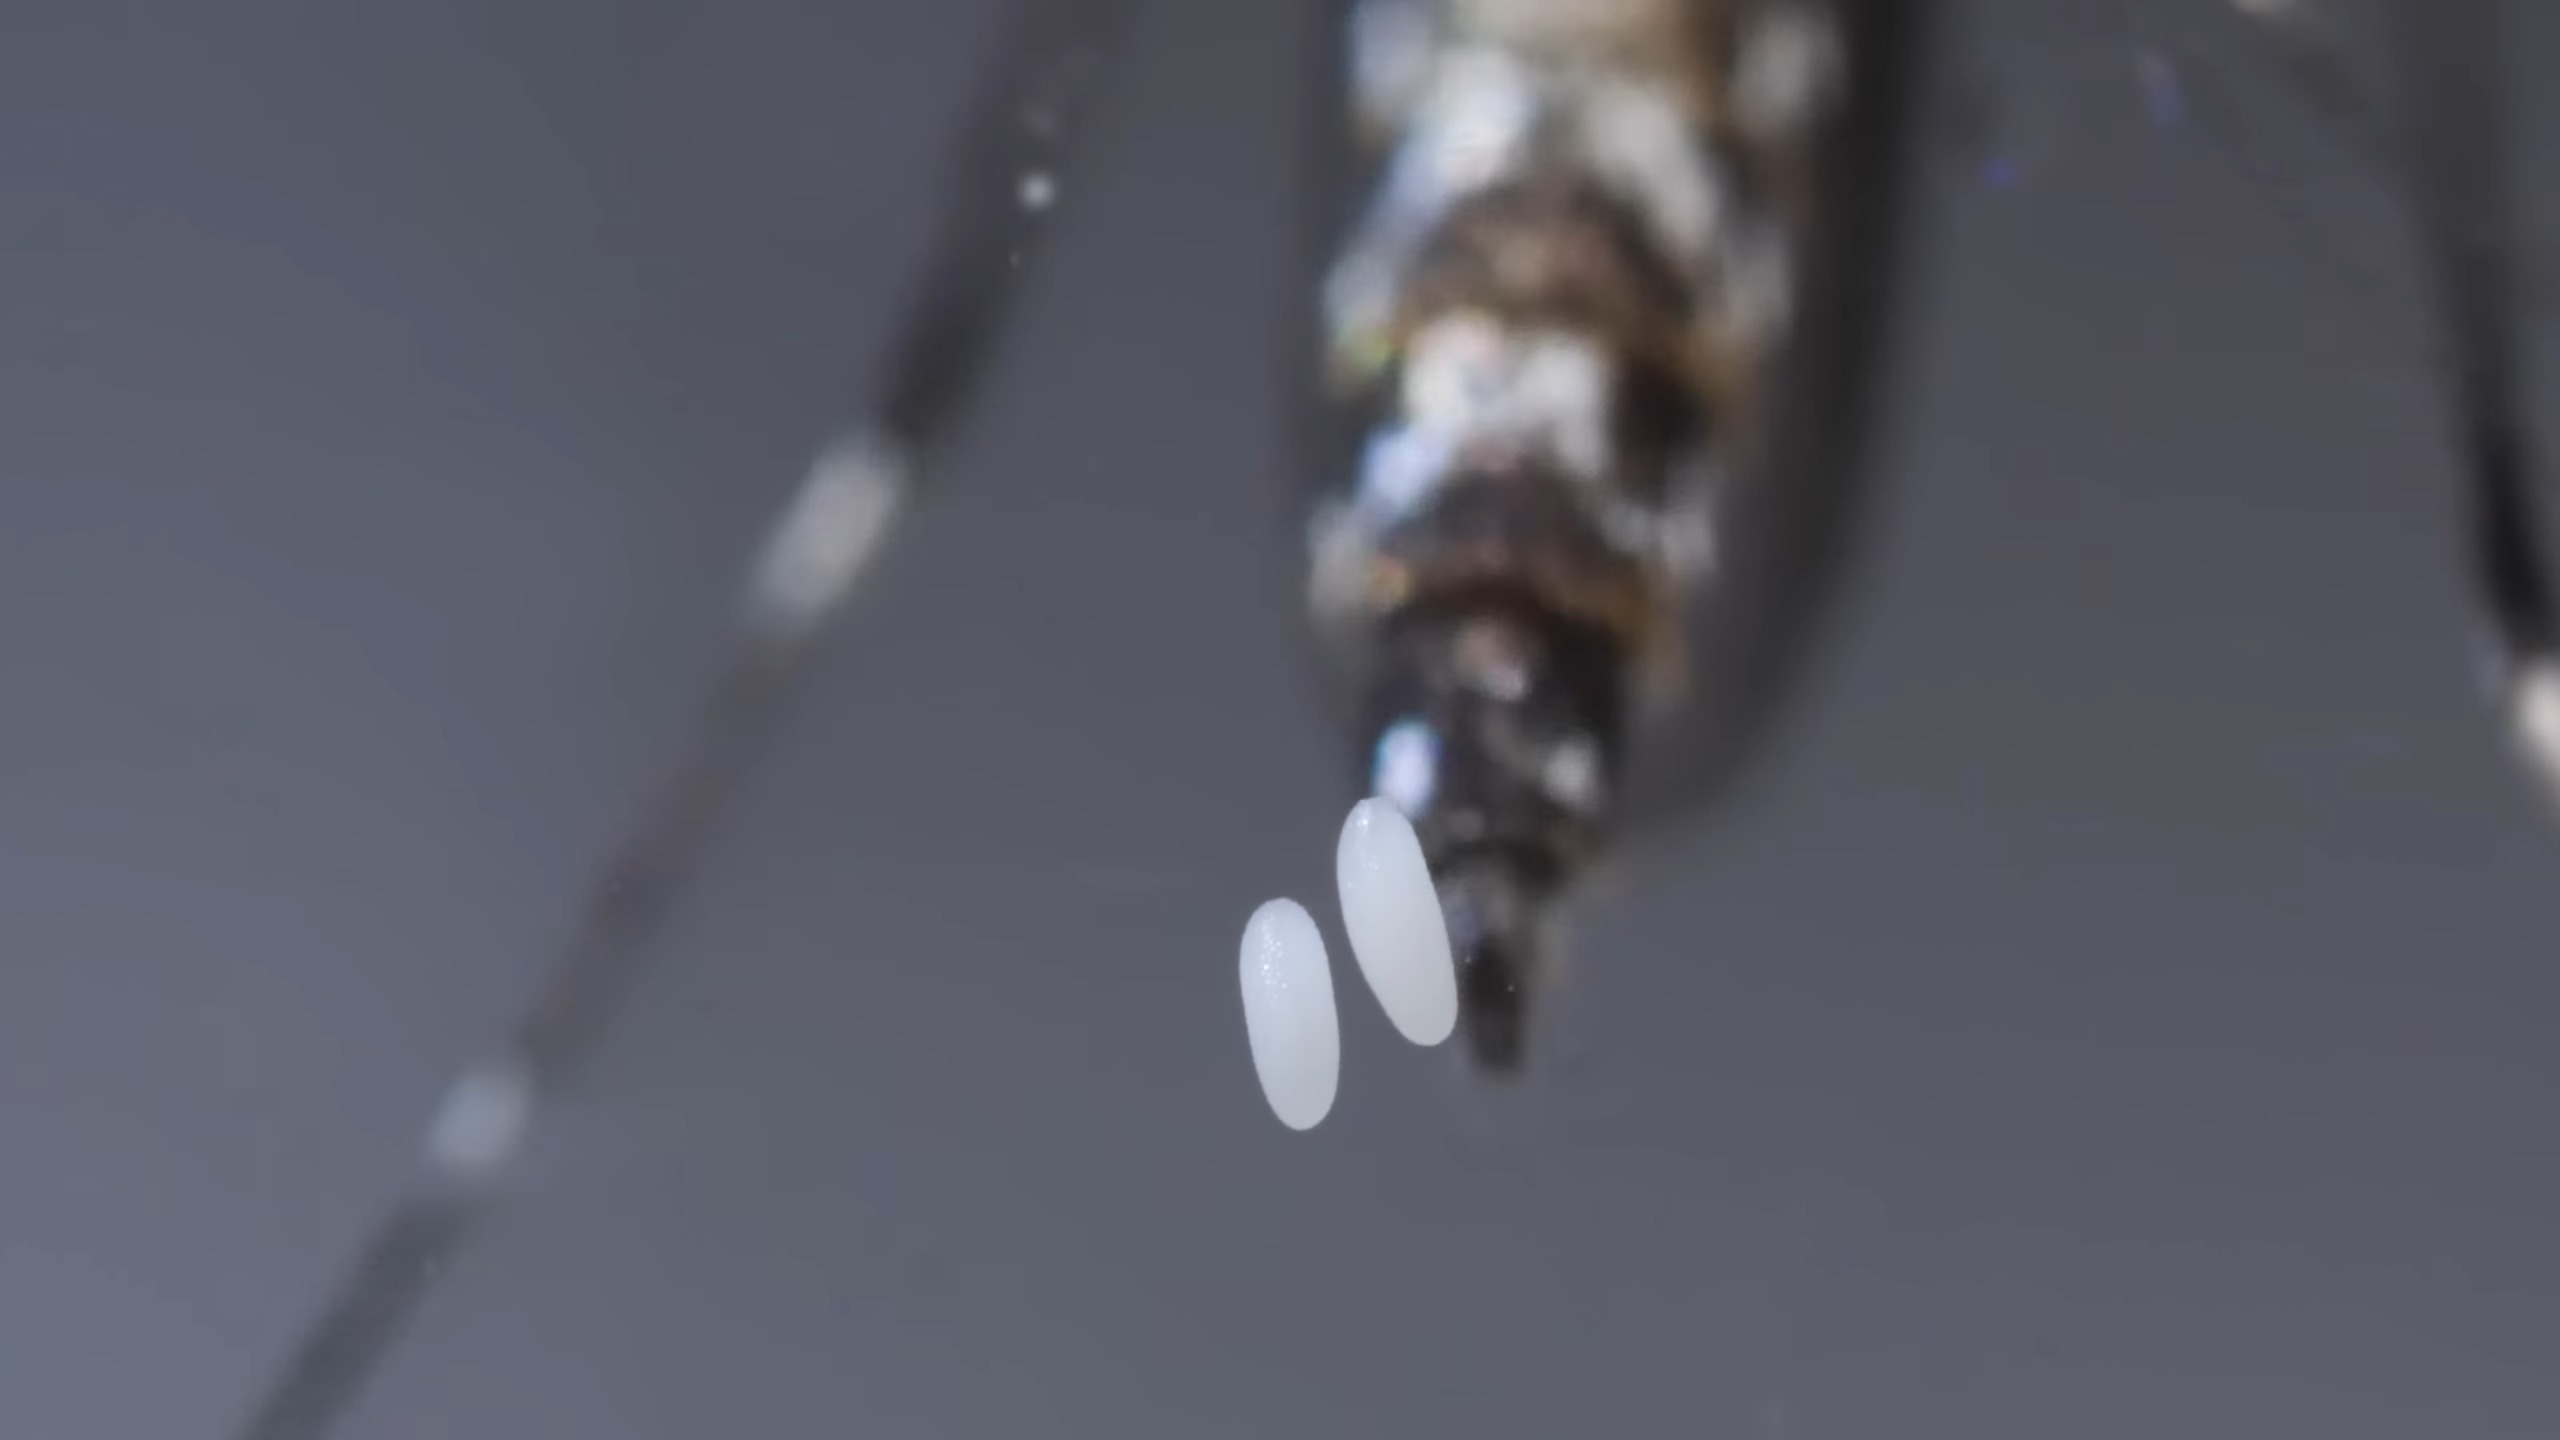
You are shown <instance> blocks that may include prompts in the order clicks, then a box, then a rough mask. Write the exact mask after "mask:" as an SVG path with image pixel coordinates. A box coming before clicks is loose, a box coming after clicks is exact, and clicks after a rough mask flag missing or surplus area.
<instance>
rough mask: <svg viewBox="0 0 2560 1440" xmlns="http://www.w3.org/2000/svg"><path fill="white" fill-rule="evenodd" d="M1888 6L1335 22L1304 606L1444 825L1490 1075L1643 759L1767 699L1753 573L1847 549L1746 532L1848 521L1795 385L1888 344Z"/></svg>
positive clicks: (1521, 1032)
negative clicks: (1752, 568) (1336, 151)
mask: <svg viewBox="0 0 2560 1440" xmlns="http://www.w3.org/2000/svg"><path fill="white" fill-rule="evenodd" d="M1888 8H1892V7H1885V6H1874V5H1859V4H1854V3H1822V0H1787V3H1751V0H1603V3H1594V4H1587V5H1542V4H1524V3H1519V0H1362V3H1359V4H1357V5H1355V6H1353V7H1351V8H1350V9H1349V10H1348V11H1347V13H1346V15H1345V23H1344V28H1343V33H1342V36H1341V39H1342V46H1341V54H1342V57H1343V64H1344V67H1345V73H1344V75H1343V77H1342V84H1341V85H1340V87H1339V89H1338V91H1337V92H1336V95H1337V97H1338V98H1337V103H1338V104H1339V105H1340V106H1341V107H1342V113H1341V114H1340V115H1339V116H1338V117H1337V121H1338V127H1339V128H1338V137H1337V138H1338V140H1339V141H1340V142H1341V143H1342V145H1343V146H1344V149H1345V152H1346V153H1345V158H1346V159H1347V160H1349V161H1350V162H1351V163H1350V165H1349V166H1348V170H1349V173H1351V174H1352V175H1354V176H1355V177H1357V178H1356V181H1355V186H1356V188H1353V189H1351V190H1350V191H1349V194H1348V196H1347V198H1348V199H1349V200H1350V202H1351V204H1350V210H1351V215H1350V223H1349V224H1348V225H1347V226H1345V227H1343V228H1342V229H1341V230H1340V231H1338V232H1335V233H1336V235H1337V237H1338V240H1339V244H1338V248H1336V249H1334V250H1333V251H1332V252H1331V253H1330V254H1329V256H1328V257H1327V263H1326V264H1325V266H1324V268H1323V270H1322V273H1321V274H1320V275H1319V277H1318V278H1317V283H1316V284H1315V285H1314V286H1312V287H1311V290H1312V297H1311V298H1312V299H1313V302H1314V304H1315V306H1316V314H1315V316H1314V317H1313V318H1314V320H1315V321H1316V323H1317V324H1318V326H1319V327H1320V329H1319V335H1320V344H1319V350H1318V354H1317V356H1316V357H1315V361H1316V364H1317V366H1318V367H1319V370H1320V373H1319V376H1318V377H1317V381H1318V384H1319V387H1320V392H1321V401H1322V405H1323V407H1324V409H1323V413H1322V415H1321V416H1320V417H1319V419H1318V421H1317V424H1318V426H1319V429H1318V434H1319V436H1320V437H1322V438H1323V440H1324V441H1325V444H1324V446H1323V448H1322V450H1321V452H1320V454H1319V455H1318V457H1317V459H1316V463H1315V464H1314V465H1313V466H1312V471H1313V476H1312V478H1313V479H1314V481H1315V493H1314V495H1313V497H1312V504H1311V507H1310V510H1309V524H1308V531H1307V543H1308V547H1309V556H1308V563H1309V569H1308V575H1309V580H1308V589H1307V601H1308V607H1309V611H1310V614H1311V618H1312V620H1313V623H1314V625H1315V628H1316V631H1317V633H1318V636H1319V638H1320V640H1321V642H1322V649H1323V652H1324V653H1325V655H1326V656H1327V658H1328V659H1329V660H1330V661H1331V665H1332V669H1333V671H1334V672H1335V676H1336V678H1337V681H1338V682H1339V684H1340V687H1341V690H1342V693H1343V695H1344V698H1345V700H1346V702H1347V704H1346V714H1347V715H1348V717H1349V720H1350V724H1351V726H1352V728H1353V739H1354V742H1355V750H1356V756H1357V764H1358V772H1357V775H1356V781H1357V783H1358V784H1359V785H1360V786H1361V787H1362V788H1363V789H1365V790H1367V791H1371V792H1374V793H1376V794H1378V795H1380V796H1382V797H1384V798H1385V799H1387V800H1389V801H1390V802H1392V803H1393V804H1395V805H1396V806H1397V807H1399V808H1400V809H1402V810H1403V811H1404V812H1405V813H1406V814H1407V815H1408V816H1409V817H1410V818H1411V819H1412V820H1413V822H1414V825H1415V828H1416V830H1417V831H1418V832H1419V834H1420V835H1421V837H1422V841H1423V846H1424V851H1425V853H1426V855H1427V857H1428V859H1429V862H1430V866H1431V870H1432V872H1433V877H1434V879H1435V880H1436V882H1437V883H1438V885H1439V888H1440V893H1441V897H1442V903H1443V906H1444V909H1445V913H1446V917H1447V920H1448V924H1449V930H1450V934H1451V938H1452V940H1453V942H1454V944H1455V947H1456V953H1457V957H1458V963H1459V967H1460V970H1459V974H1460V994H1461V997H1462V1005H1461V1017H1462V1020H1461V1028H1462V1031H1463V1034H1464V1041H1465V1048H1466V1053H1467V1054H1468V1056H1469V1057H1470V1058H1471V1059H1472V1061H1473V1062H1474V1063H1475V1064H1476V1066H1477V1067H1478V1068H1479V1069H1480V1070H1483V1071H1487V1072H1492V1073H1508V1072H1511V1071H1514V1070H1516V1069H1518V1068H1519V1067H1520V1066H1521V1065H1522V1064H1523V1063H1524V1061H1525V1058H1526V1055H1527V1036H1528V1032H1529V1017H1530V1015H1531V1014H1532V1001H1533V997H1534V996H1535V994H1536V993H1537V990H1538V988H1539V986H1540V984H1541V983H1542V979H1543V975H1544V972H1545V970H1546V963H1545V962H1546V959H1547V957H1548V956H1549V954H1550V952H1551V950H1552V947H1553V945H1554V943H1555V936H1554V933H1553V932H1554V930H1555V928H1556V916H1555V913H1554V912H1555V910H1556V908H1557V906H1558V903H1559V901H1560V900H1561V899H1563V898H1564V897H1565V896H1566V895H1568V894H1569V893H1570V891H1571V890H1572V888H1573V886H1574V884H1575V882H1576V881H1577V880H1578V879H1579V878H1580V877H1581V876H1582V875H1583V874H1584V872H1585V871H1586V870H1587V869H1588V868H1589V867H1590V866H1591V865H1592V863H1593V862H1594V860H1595V859H1596V858H1598V857H1599V856H1600V855H1601V854H1602V853H1603V852H1604V849H1605V848H1606V847H1607V846H1608V845H1609V844H1610V842H1611V839H1612V837H1613V835H1614V833H1615V832H1616V831H1617V830H1618V829H1619V828H1620V826H1621V822H1622V821H1623V820H1625V819H1626V818H1627V810H1626V807H1625V806H1624V805H1622V803H1621V796H1622V795H1623V794H1624V793H1625V792H1626V789H1627V787H1628V786H1629V784H1630V783H1631V781H1632V782H1635V783H1641V781H1640V780H1638V779H1637V777H1638V775H1639V773H1640V772H1638V771H1637V770H1635V769H1634V768H1633V766H1632V765H1631V754H1632V752H1634V751H1636V750H1637V749H1639V748H1641V747H1644V746H1648V745H1651V746H1654V747H1657V748H1661V747H1681V746H1694V745H1698V744H1703V743H1707V740H1708V735H1707V733H1706V731H1705V730H1703V729H1702V728H1701V727H1700V726H1698V725H1694V724H1693V725H1686V726H1680V725H1676V724H1674V723H1672V722H1675V721H1677V720H1679V719H1682V718H1687V719H1693V720H1694V719H1702V718H1711V719H1712V721H1713V722H1715V723H1717V724H1724V725H1726V726H1727V727H1728V728H1730V725H1731V723H1732V722H1738V721H1739V720H1740V719H1741V718H1742V717H1743V716H1744V714H1745V713H1746V712H1748V711H1750V710H1752V709H1754V708H1757V707H1759V706H1761V705H1762V704H1763V703H1764V702H1765V700H1766V699H1767V698H1768V697H1767V695H1766V694H1765V693H1764V692H1766V691H1767V690H1768V689H1770V688H1771V681H1770V679H1769V677H1767V676H1758V675H1751V674H1748V673H1746V672H1744V671H1741V670H1737V669H1736V668H1735V667H1733V666H1732V665H1730V664H1727V663H1721V662H1720V660H1719V657H1718V655H1717V645H1718V643H1719V642H1727V643H1726V649H1728V650H1730V649H1731V648H1732V647H1731V645H1730V643H1729V642H1731V641H1732V640H1734V639H1735V638H1737V637H1738V635H1739V632H1738V631H1737V630H1736V628H1735V626H1734V625H1733V624H1731V623H1727V622H1728V621H1729V614H1728V613H1719V612H1738V611H1741V610H1745V609H1752V608H1753V604H1752V602H1753V601H1754V600H1755V599H1756V598H1766V597H1755V596H1754V595H1753V594H1752V593H1751V591H1750V590H1749V589H1748V582H1747V578H1746V575H1747V572H1746V571H1745V569H1744V567H1743V566H1742V565H1741V564H1739V563H1738V562H1739V561H1740V560H1741V559H1745V558H1757V559H1761V560H1763V561H1765V562H1767V565H1768V568H1769V569H1770V571H1771V572H1772V573H1776V574H1783V575H1785V576H1786V577H1788V579H1789V580H1790V581H1791V582H1806V583H1807V584H1808V586H1809V582H1811V581H1812V580H1813V579H1814V575H1815V572H1816V571H1817V570H1819V569H1820V568H1821V567H1820V566H1819V565H1818V563H1817V557H1816V556H1815V555H1813V554H1811V553H1809V550H1808V543H1809V542H1811V541H1813V540H1815V539H1816V538H1818V537H1817V535H1816V533H1815V532H1812V531H1807V530H1805V529H1804V528H1803V527H1801V526H1799V527H1795V528H1793V529H1787V530H1777V529H1773V528H1771V527H1770V526H1768V525H1766V524H1765V523H1764V524H1761V525H1759V526H1758V527H1757V528H1756V529H1755V528H1753V526H1752V525H1751V524H1750V523H1749V518H1748V517H1750V516H1752V514H1753V502H1754V500H1755V499H1758V500H1760V501H1762V503H1761V504H1760V506H1759V513H1760V515H1761V517H1762V518H1764V519H1765V518H1766V517H1768V516H1773V515H1775V514H1777V513H1779V512H1780V511H1784V510H1793V511H1797V512H1799V513H1805V512H1810V511H1814V510H1821V511H1825V512H1830V513H1833V514H1834V515H1835V517H1836V515H1837V514H1838V513H1839V512H1842V511H1844V510H1845V502H1846V492H1847V490H1848V487H1849V485H1850V482H1851V481H1852V480H1853V478H1854V475H1853V474H1852V472H1853V470H1854V468H1855V460H1854V455H1853V453H1852V452H1851V451H1850V450H1832V449H1826V450H1823V451H1821V452H1820V453H1812V452H1808V451H1807V450H1806V449H1805V447H1803V445H1802V444H1801V437H1796V443H1795V445H1794V448H1792V449H1791V448H1790V444H1789V442H1790V437H1789V436H1788V435H1787V434H1786V433H1785V427H1786V425H1787V424H1788V422H1789V419H1790V416H1789V413H1788V410H1787V407H1786V406H1784V405H1782V404H1778V403H1773V402H1775V401H1777V400H1779V399H1781V398H1788V399H1794V398H1802V397H1805V396H1807V395H1808V394H1809V391H1810V390H1811V389H1813V388H1820V389H1821V390H1822V391H1823V394H1822V396H1821V399H1820V401H1819V402H1818V403H1819V404H1820V407H1821V409H1822V411H1823V413H1824V414H1826V415H1827V416H1828V417H1829V421H1830V423H1831V424H1832V425H1833V426H1836V427H1838V428H1839V430H1841V431H1846V432H1855V431H1857V430H1859V429H1861V428H1862V427H1863V425H1864V423H1865V420H1866V415H1865V414H1864V413H1863V397H1862V396H1861V395H1859V394H1857V393H1854V392H1855V387H1854V386H1841V385H1838V384H1822V383H1821V379H1827V378H1829V377H1821V379H1818V378H1817V377H1816V375H1815V373H1814V372H1812V371H1811V370H1808V369H1807V368H1805V362H1806V361H1807V359H1808V358H1809V357H1812V356H1814V355H1818V354H1820V353H1822V352H1823V351H1824V349H1825V347H1826V345H1827V346H1828V347H1829V348H1830V349H1831V350H1832V351H1834V352H1837V351H1838V350H1840V349H1842V348H1848V349H1852V350H1854V351H1855V352H1856V353H1858V354H1859V355H1860V356H1861V357H1863V356H1865V355H1867V354H1869V353H1870V352H1872V351H1873V350H1874V349H1875V346H1874V345H1873V343H1872V340H1873V336H1872V335H1871V334H1869V333H1867V332H1868V329H1869V327H1870V326H1871V325H1872V323H1873V321H1874V319H1875V318H1876V316H1875V313H1874V312H1875V310H1876V309H1877V305H1876V304H1875V300H1876V296H1877V294H1878V293H1880V292H1879V291H1878V290H1877V289H1876V287H1873V286H1865V287H1862V286H1860V285H1859V284H1858V283H1857V282H1858V281H1860V280H1862V279H1863V280H1872V279H1873V278H1874V276H1875V275H1876V273H1877V272H1879V271H1880V270H1881V269H1882V268H1883V266H1884V265H1885V264H1887V263H1889V256H1888V255H1887V254H1886V253H1884V251H1883V249H1882V247H1881V245H1880V244H1878V243H1876V242H1877V239H1878V237H1877V235H1876V232H1877V231H1880V229H1881V225H1882V219H1883V217H1884V216H1885V215H1886V214H1888V213H1889V208H1890V207H1889V200H1890V194H1889V192H1890V190H1891V189H1892V187H1893V186H1894V185H1895V183H1896V182H1897V180H1898V178H1899V175H1898V162H1899V154H1898V152H1897V151H1895V150H1894V149H1893V148H1892V147H1891V146H1889V145H1874V144H1870V145H1866V146H1863V147H1862V146H1861V145H1859V144H1858V143H1857V142H1858V140H1859V138H1860V130H1861V128H1862V127H1863V128H1864V129H1865V130H1866V131H1867V132H1868V133H1870V134H1877V135H1892V134H1896V133H1899V130H1900V127H1898V126H1896V125H1894V124H1893V123H1892V118H1891V112H1890V111H1889V110H1888V109H1887V108H1885V107H1887V106H1889V105H1891V104H1892V103H1893V102H1894V100H1895V99H1896V89H1897V88H1898V87H1897V85H1896V76H1895V70H1896V67H1900V66H1904V65H1907V64H1908V63H1909V60H1910V48H1911V47H1910V45H1909V40H1910V38H1911V32H1910V31H1909V30H1904V29H1901V28H1898V27H1897V26H1896V25H1895V24H1893V23H1892V17H1888V16H1887V15H1886V14H1885V13H1884V12H1885V11H1886V10H1887V9H1888ZM1900 8H1901V9H1902V10H1903V11H1904V12H1906V15H1907V16H1909V18H1913V19H1915V20H1916V16H1910V15H1909V12H1912V11H1913V10H1914V9H1915V7H1907V6H1906V7H1900ZM1843 241H1856V242H1862V243H1854V244H1843V243H1840V242H1843ZM1851 265H1855V266H1858V267H1861V272H1862V273H1860V274H1856V275H1852V274H1849V273H1844V272H1845V271H1846V270H1847V268H1848V267H1849V266H1851ZM1850 332H1854V338H1852V336H1851V334H1850ZM1754 492H1758V493H1757V494H1756V495H1755V493H1754ZM1777 492H1791V493H1784V494H1779V493H1777ZM1772 498H1774V499H1779V500H1782V501H1783V502H1784V503H1783V504H1780V505H1776V506H1771V505H1769V504H1767V503H1766V501H1767V500H1768V499H1772ZM1743 551H1755V552H1757V553H1756V554H1755V555H1752V556H1749V557H1744V556H1741V555H1740V554H1739V553H1738V552H1743ZM1729 577H1730V578H1729ZM1808 593H1810V592H1809V589H1808ZM1784 618H1787V607H1783V606H1780V607H1771V606H1766V605H1763V606H1760V607H1758V608H1757V609H1756V610H1755V611H1754V623H1755V624H1757V625H1759V626H1761V627H1762V630H1763V633H1762V634H1760V635H1757V636H1753V637H1749V638H1750V639H1752V640H1757V641H1763V642H1767V644H1764V645H1763V646H1762V648H1767V646H1768V645H1773V644H1781V643H1782V642H1779V641H1777V640H1776V637H1775V636H1774V635H1773V634H1770V633H1767V628H1768V627H1769V626H1771V625H1772V624H1775V623H1776V622H1779V621H1781V620H1782V619H1784ZM1726 658H1729V657H1726ZM1675 735H1676V736H1677V738H1674V736H1675Z"/></svg>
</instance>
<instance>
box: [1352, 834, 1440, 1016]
mask: <svg viewBox="0 0 2560 1440" xmlns="http://www.w3.org/2000/svg"><path fill="white" fill-rule="evenodd" d="M1333 869H1334V882H1335V884H1336V885H1338V886H1339V887H1340V888H1341V891H1342V928H1343V929H1344V930H1346V931H1348V932H1350V935H1351V955H1352V958H1353V959H1355V960H1357V961H1359V962H1360V973H1361V975H1362V976H1364V977H1366V978H1367V980H1368V982H1369V989H1370V991H1371V992H1372V993H1374V994H1375V995H1376V996H1377V997H1378V1004H1379V1006H1380V1007H1381V1008H1383V1009H1384V1010H1385V1011H1386V1012H1387V1021H1388V1023H1389V1024H1392V1025H1393V1026H1395V1027H1396V1033H1397V1034H1399V1035H1402V1036H1403V1037H1404V1038H1406V1039H1407V1040H1410V1041H1412V1042H1413V1043H1414V1044H1416V1045H1437V1044H1439V1043H1440V1042H1441V1041H1443V1040H1446V1039H1448V1038H1449V1034H1450V1032H1451V1031H1453V1030H1455V1029H1456V1028H1457V1026H1458V967H1457V964H1456V962H1455V961H1454V960H1453V959H1452V958H1451V956H1450V953H1449V922H1448V921H1447V920H1446V919H1445V918H1444V917H1443V916H1442V915H1441V913H1440V892H1439V890H1438V889H1437V888H1436V887H1434V886H1433V885H1432V883H1431V867H1430V865H1429V864H1428V863H1426V862H1425V861H1424V860H1423V858H1422V841H1421V840H1420V839H1419V838H1418V837H1416V836H1415V835H1414V833H1413V823H1412V822H1411V821H1409V820H1407V819H1405V818H1404V812H1403V811H1401V810H1398V809H1397V808H1396V807H1395V806H1393V805H1391V804H1389V803H1387V802H1386V801H1384V800H1381V799H1379V798H1377V797H1376V796H1371V797H1370V798H1369V799H1366V800H1363V801H1361V802H1360V803H1359V804H1357V805H1354V806H1352V807H1351V814H1350V816H1349V817H1348V818H1347V819H1345V820H1344V821H1343V822H1342V840H1341V842H1340V843H1339V844H1337V845H1336V846H1335V847H1334V852H1333Z"/></svg>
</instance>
